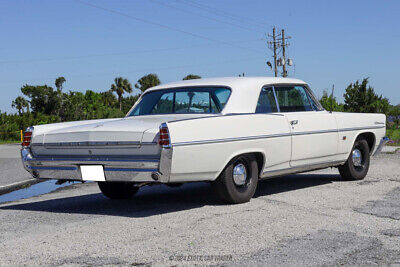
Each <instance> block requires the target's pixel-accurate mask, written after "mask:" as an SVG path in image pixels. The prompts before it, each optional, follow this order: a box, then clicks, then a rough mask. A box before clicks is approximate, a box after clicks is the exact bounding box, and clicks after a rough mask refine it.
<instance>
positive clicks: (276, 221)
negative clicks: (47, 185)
mask: <svg viewBox="0 0 400 267" xmlns="http://www.w3.org/2000/svg"><path fill="white" fill-rule="evenodd" d="M399 171H400V154H399V153H397V154H382V155H380V156H378V157H376V158H374V159H373V160H372V162H371V168H370V171H369V174H368V176H367V177H366V179H365V180H363V181H353V182H345V181H342V180H341V179H340V176H339V175H338V172H337V170H336V169H327V170H322V171H316V172H311V173H307V174H300V175H292V176H286V177H279V178H274V179H270V180H264V181H261V182H260V183H259V187H258V190H257V192H256V195H255V197H254V198H253V199H252V200H251V201H250V202H249V203H245V204H240V205H225V204H223V203H221V202H220V201H219V200H218V198H216V197H215V195H214V194H213V193H212V191H211V187H210V186H209V184H208V183H191V184H185V185H183V186H182V187H179V188H169V187H167V186H161V185H158V186H149V187H143V188H142V189H141V190H140V191H139V193H138V194H137V195H136V196H135V198H134V199H132V200H125V201H112V200H108V199H106V198H105V197H103V196H102V195H101V194H100V192H99V189H98V188H97V185H96V184H95V183H89V184H74V185H72V186H67V187H64V188H60V189H58V190H57V191H54V192H52V193H48V194H44V195H40V196H36V197H31V198H28V199H23V200H17V201H13V202H8V203H3V204H0V222H1V223H0V255H1V256H0V266H10V265H18V266H19V265H34V266H36V265H41V266H43V265H50V266H82V265H83V266H94V265H100V266H104V265H106V266H107V265H109V266H111V265H121V266H140V265H144V266H146V265H194V264H199V265H225V266H231V265H237V266H242V265H266V264H268V265H279V266H299V265H307V266H321V265H329V266H330V265H386V264H393V265H400V242H399V240H400V198H399V195H400V173H399Z"/></svg>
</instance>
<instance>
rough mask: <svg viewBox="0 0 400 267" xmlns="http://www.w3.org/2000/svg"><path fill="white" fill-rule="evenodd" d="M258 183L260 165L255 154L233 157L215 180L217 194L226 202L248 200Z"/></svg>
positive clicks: (235, 202)
mask: <svg viewBox="0 0 400 267" xmlns="http://www.w3.org/2000/svg"><path fill="white" fill-rule="evenodd" d="M257 183H258V166H257V160H256V157H255V156H254V155H251V154H248V155H242V156H239V157H237V158H235V159H233V160H232V161H231V162H230V163H229V164H228V165H227V166H226V168H225V169H224V171H223V172H222V173H221V174H220V176H219V177H218V178H217V180H215V181H214V182H213V187H214V189H215V191H216V192H217V194H218V195H219V196H220V197H221V198H222V199H223V200H225V201H226V202H229V203H233V204H238V203H244V202H248V201H249V200H250V199H251V198H252V197H253V196H254V193H255V191H256V188H257Z"/></svg>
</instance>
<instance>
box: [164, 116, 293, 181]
mask: <svg viewBox="0 0 400 267" xmlns="http://www.w3.org/2000/svg"><path fill="white" fill-rule="evenodd" d="M168 128H169V131H170V134H171V142H172V146H173V159H172V167H171V181H174V179H175V180H176V181H178V180H179V181H184V180H185V181H186V180H192V179H193V180H214V179H216V178H217V176H218V175H219V173H220V172H221V171H222V170H223V169H224V167H225V166H226V164H227V163H228V162H229V161H230V160H231V159H232V158H233V157H235V156H237V155H240V154H244V153H249V152H261V153H262V154H263V155H264V156H265V159H266V163H265V166H264V170H265V169H268V168H271V167H273V166H279V165H280V164H284V163H285V162H286V163H288V162H289V160H290V153H291V145H290V131H289V127H288V125H287V122H286V119H285V117H284V116H281V115H273V114H251V115H234V116H221V117H214V118H207V119H196V120H188V121H181V122H172V123H168ZM264 170H263V171H264Z"/></svg>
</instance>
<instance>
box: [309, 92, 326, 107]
mask: <svg viewBox="0 0 400 267" xmlns="http://www.w3.org/2000/svg"><path fill="white" fill-rule="evenodd" d="M306 92H307V95H308V99H309V100H310V103H311V106H312V108H313V109H314V110H323V107H322V106H321V104H320V103H319V102H318V100H317V99H316V98H315V96H314V94H313V93H312V92H311V91H310V90H306Z"/></svg>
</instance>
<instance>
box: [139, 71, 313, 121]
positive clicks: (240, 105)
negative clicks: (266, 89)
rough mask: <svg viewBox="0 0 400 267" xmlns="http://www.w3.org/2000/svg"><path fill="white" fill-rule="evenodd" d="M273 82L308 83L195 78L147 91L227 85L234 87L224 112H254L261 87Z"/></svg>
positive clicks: (283, 80)
mask: <svg viewBox="0 0 400 267" xmlns="http://www.w3.org/2000/svg"><path fill="white" fill-rule="evenodd" d="M271 84H306V83H305V82H304V81H302V80H299V79H293V78H282V77H222V78H206V79H194V80H186V81H178V82H173V83H167V84H162V85H158V86H155V87H152V88H149V89H147V90H146V93H147V92H150V91H155V90H162V89H173V88H178V87H187V86H226V87H229V88H231V89H232V93H231V96H230V98H229V100H228V103H227V104H226V105H225V108H224V110H223V111H222V113H223V114H227V113H253V112H254V110H255V107H256V105H257V101H258V97H259V94H260V90H261V88H262V87H263V86H265V85H271Z"/></svg>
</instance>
